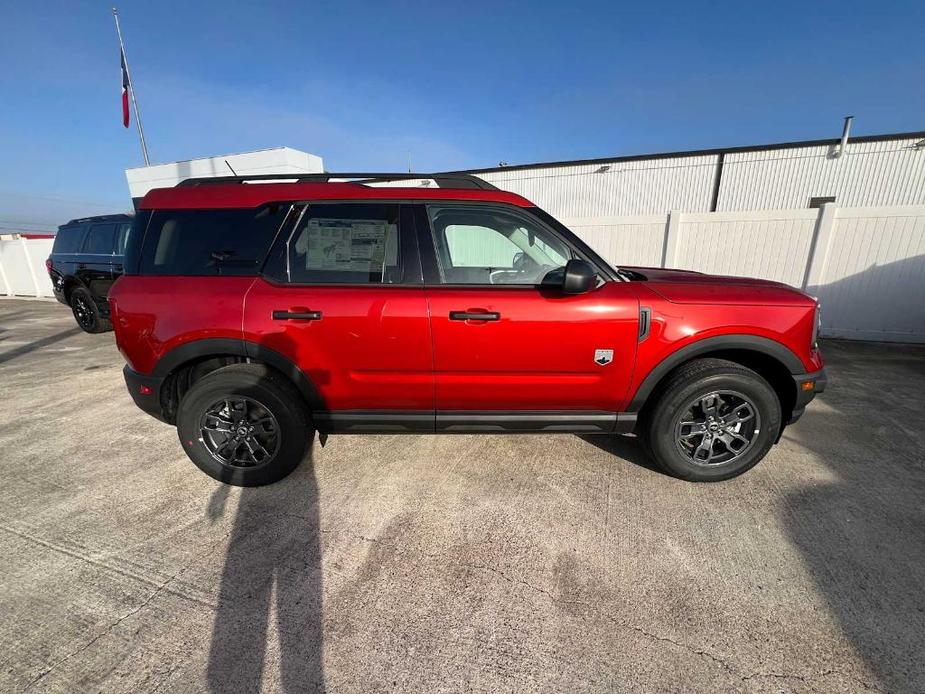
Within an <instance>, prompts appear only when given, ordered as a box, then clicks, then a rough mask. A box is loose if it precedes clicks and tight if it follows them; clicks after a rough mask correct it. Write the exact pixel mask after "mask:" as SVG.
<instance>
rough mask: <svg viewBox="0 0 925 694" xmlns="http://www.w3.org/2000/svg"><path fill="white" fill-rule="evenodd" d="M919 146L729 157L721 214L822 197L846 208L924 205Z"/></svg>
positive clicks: (923, 158) (863, 145)
mask: <svg viewBox="0 0 925 694" xmlns="http://www.w3.org/2000/svg"><path fill="white" fill-rule="evenodd" d="M916 142H917V140H890V141H883V142H858V143H851V144H849V145H848V152H847V154H846V155H845V156H842V157H839V158H837V159H836V158H833V157H832V153H833V151H835V150H837V149H838V147H837V145H836V146H835V147H834V148H833V147H827V146H821V147H803V148H795V149H778V150H768V151H763V152H740V153H736V154H727V155H726V156H725V162H724V164H723V177H722V185H721V186H720V192H719V204H718V206H717V210H718V211H720V210H767V209H776V208H787V207H791V208H796V207H806V206H808V204H809V199H810V198H811V197H819V196H834V197H835V202H836V203H837V204H838V205H839V206H842V205H844V206H846V207H865V206H874V205H877V206H888V205H921V204H923V203H925V148H916V147H915V144H916Z"/></svg>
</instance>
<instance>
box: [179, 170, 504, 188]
mask: <svg viewBox="0 0 925 694" xmlns="http://www.w3.org/2000/svg"><path fill="white" fill-rule="evenodd" d="M331 179H335V180H336V181H338V182H341V181H340V179H353V180H346V181H342V182H343V183H357V184H361V185H365V184H367V183H385V182H388V181H414V180H432V181H434V182H435V183H436V184H437V187H439V188H477V189H480V190H498V189H497V188H496V187H495V186H493V185H492V184H491V183H489V182H488V181H485V180H483V179H481V178H479V177H478V176H476V175H474V174H467V173H313V174H299V173H296V174H284V173H279V174H257V175H254V176H213V177H207V178H187V179H186V180H183V181H180V182H179V183H178V184H177V187H180V186H212V185H223V184H227V183H247V182H249V181H287V182H288V181H293V182H295V183H330V182H331Z"/></svg>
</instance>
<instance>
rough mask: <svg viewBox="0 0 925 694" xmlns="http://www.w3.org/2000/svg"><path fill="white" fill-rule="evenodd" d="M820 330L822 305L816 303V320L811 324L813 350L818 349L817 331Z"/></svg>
mask: <svg viewBox="0 0 925 694" xmlns="http://www.w3.org/2000/svg"><path fill="white" fill-rule="evenodd" d="M820 328H822V304H820V303H819V302H818V301H817V302H816V320H815V323H814V324H813V341H812V347H813V349H819V329H820Z"/></svg>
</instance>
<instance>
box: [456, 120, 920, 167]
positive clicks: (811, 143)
mask: <svg viewBox="0 0 925 694" xmlns="http://www.w3.org/2000/svg"><path fill="white" fill-rule="evenodd" d="M911 139H925V130H920V131H917V132H910V133H891V134H887V135H859V136H857V137H849V138H848V144H854V143H856V142H884V141H887V140H911ZM839 142H841V138H840V137H833V138H829V139H826V140H800V141H797V142H776V143H773V144H769V145H748V146H743V147H718V148H715V149H691V150H683V151H680V152H660V153H657V154H631V155H629V156H619V157H599V158H597V159H571V160H566V161H546V162H537V163H535V164H514V165H510V166H492V167H489V168H487V169H466V170H465V171H452V172H449V173H454V174H464V173H465V174H483V173H494V172H497V171H518V170H523V169H546V168H551V167H554V166H581V165H586V164H615V163H619V162H625V161H646V160H648V159H673V158H676V157H677V158H680V157H700V156H708V155H711V154H717V155H718V154H734V153H738V152H766V151H768V150H774V149H793V148H796V147H818V146H820V145H837V144H838V143H839Z"/></svg>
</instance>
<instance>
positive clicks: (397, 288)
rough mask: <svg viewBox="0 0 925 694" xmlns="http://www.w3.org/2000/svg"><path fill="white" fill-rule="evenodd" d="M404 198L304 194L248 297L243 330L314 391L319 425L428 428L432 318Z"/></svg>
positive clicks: (349, 428)
mask: <svg viewBox="0 0 925 694" xmlns="http://www.w3.org/2000/svg"><path fill="white" fill-rule="evenodd" d="M420 267H421V266H420V260H419V258H418V253H417V244H416V239H415V236H414V226H413V218H412V217H411V209H410V208H408V207H405V208H404V213H403V211H402V206H401V205H398V204H389V203H386V204H383V203H349V204H340V203H330V204H328V203H324V204H315V203H312V204H310V205H309V206H308V207H307V208H306V209H305V210H304V212H302V213H300V216H299V218H298V221H297V222H296V223H295V224H294V225H292V226H291V228H290V229H285V228H284V229H283V233H281V234H280V238H278V239H277V242H276V244H274V248H273V250H272V251H271V253H270V257H269V259H268V261H267V265H266V267H265V268H264V272H263V274H262V276H261V277H260V278H258V279H257V280H256V282H255V283H254V285H253V286H252V287H251V289H250V290H249V292H248V294H247V297H246V299H245V310H244V316H245V318H244V328H245V329H244V337H245V339H246V340H248V341H249V342H251V343H256V344H258V345H260V346H262V347H266V348H269V349H272V350H274V351H276V352H277V353H279V354H281V355H283V356H284V357H286V358H287V359H288V360H290V361H291V362H294V363H295V364H296V365H297V366H298V367H299V368H300V369H301V371H302V372H303V373H304V374H305V375H306V376H307V377H308V379H309V381H310V382H311V385H312V386H313V388H314V390H315V391H316V392H317V396H318V402H317V403H316V411H315V412H313V417H314V419H315V422H316V424H317V425H318V426H319V427H320V428H321V429H322V431H324V430H328V431H343V432H351V431H355V432H360V431H376V430H392V431H394V430H402V429H406V430H409V431H433V426H434V390H433V371H432V367H433V362H432V349H431V335H430V322H429V319H428V315H427V299H426V297H425V294H424V287H423V281H422V277H421V269H420Z"/></svg>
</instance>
